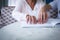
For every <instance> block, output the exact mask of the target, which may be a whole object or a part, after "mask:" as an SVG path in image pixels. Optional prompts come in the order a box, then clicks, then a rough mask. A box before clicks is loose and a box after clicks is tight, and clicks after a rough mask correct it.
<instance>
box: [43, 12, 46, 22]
mask: <svg viewBox="0 0 60 40" xmlns="http://www.w3.org/2000/svg"><path fill="white" fill-rule="evenodd" d="M45 20H46V13H45V12H43V23H45Z"/></svg>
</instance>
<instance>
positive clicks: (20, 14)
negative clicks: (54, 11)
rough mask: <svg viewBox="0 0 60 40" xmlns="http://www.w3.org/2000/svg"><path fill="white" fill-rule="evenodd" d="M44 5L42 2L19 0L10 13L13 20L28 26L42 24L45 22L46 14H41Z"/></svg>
mask: <svg viewBox="0 0 60 40" xmlns="http://www.w3.org/2000/svg"><path fill="white" fill-rule="evenodd" d="M44 5H45V3H44V2H43V1H42V0H19V1H18V2H17V4H16V7H15V9H14V10H13V12H12V16H13V18H15V19H16V20H18V21H20V22H22V21H26V22H27V23H30V24H37V23H39V24H43V23H46V21H47V18H48V16H47V13H45V12H41V10H40V9H41V7H43V6H44Z"/></svg>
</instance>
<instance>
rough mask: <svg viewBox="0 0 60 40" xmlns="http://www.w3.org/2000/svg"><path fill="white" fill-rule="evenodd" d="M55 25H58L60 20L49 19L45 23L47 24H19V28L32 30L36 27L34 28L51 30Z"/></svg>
mask: <svg viewBox="0 0 60 40" xmlns="http://www.w3.org/2000/svg"><path fill="white" fill-rule="evenodd" d="M57 23H60V19H49V20H48V21H47V23H44V24H27V23H26V22H22V23H21V26H22V27H24V28H25V27H26V28H29V27H30V28H33V27H36V28H39V27H40V28H46V27H47V28H52V27H54V26H55V25H56V24H57Z"/></svg>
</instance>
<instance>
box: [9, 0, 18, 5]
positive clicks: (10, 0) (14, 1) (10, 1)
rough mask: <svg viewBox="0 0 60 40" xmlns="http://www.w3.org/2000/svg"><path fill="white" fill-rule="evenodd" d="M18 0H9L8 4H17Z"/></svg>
mask: <svg viewBox="0 0 60 40" xmlns="http://www.w3.org/2000/svg"><path fill="white" fill-rule="evenodd" d="M16 1H18V0H8V6H15V4H16Z"/></svg>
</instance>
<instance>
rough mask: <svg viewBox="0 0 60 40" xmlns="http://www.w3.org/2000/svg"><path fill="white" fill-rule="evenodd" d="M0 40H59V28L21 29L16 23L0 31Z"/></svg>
mask: <svg viewBox="0 0 60 40" xmlns="http://www.w3.org/2000/svg"><path fill="white" fill-rule="evenodd" d="M0 40H60V28H22V27H20V24H19V22H16V23H13V24H11V25H8V26H5V27H3V28H1V29H0Z"/></svg>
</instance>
